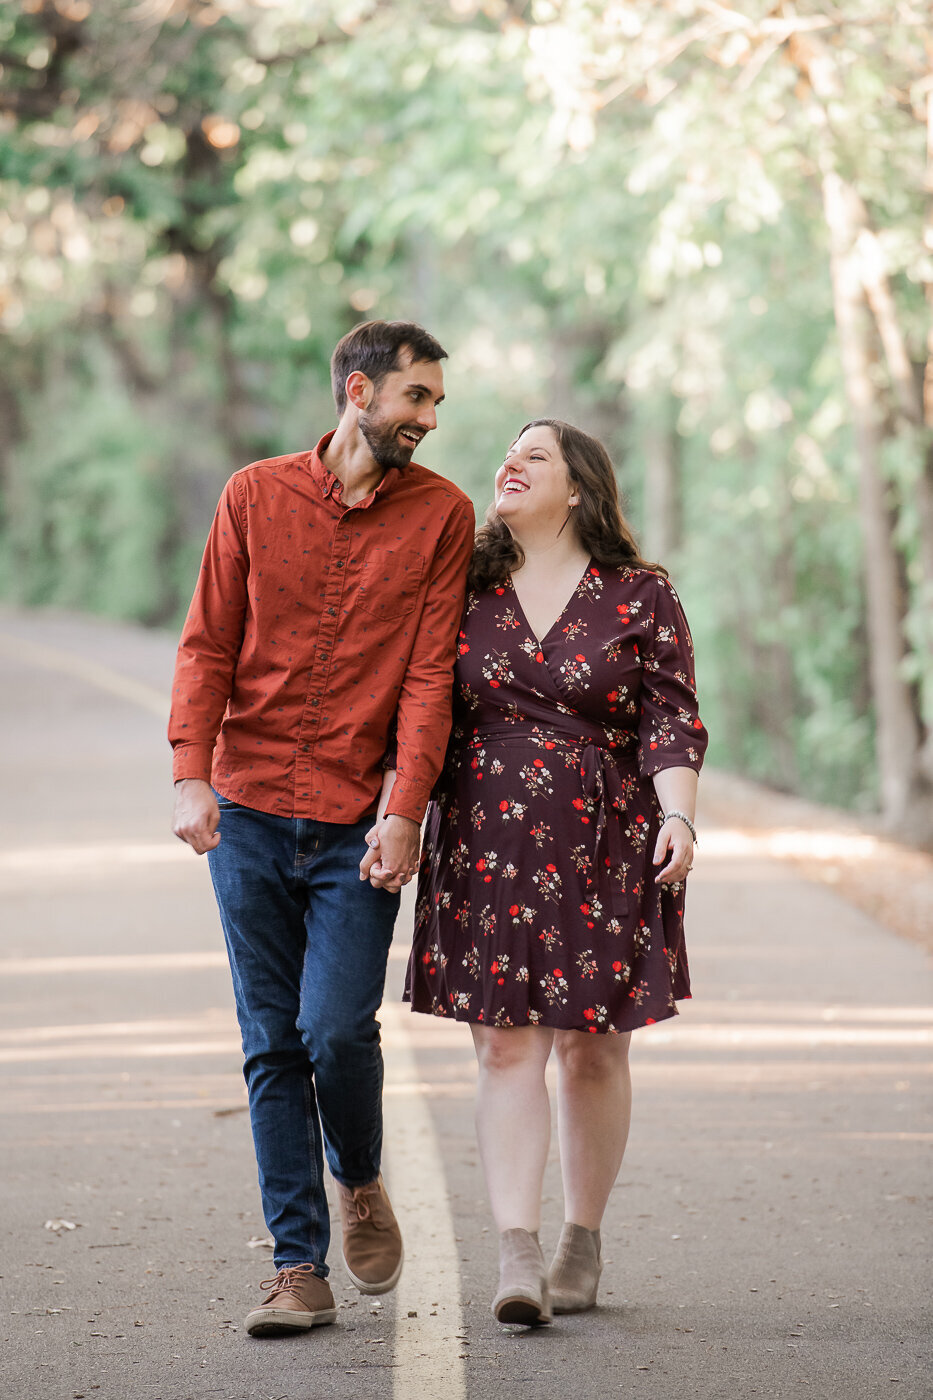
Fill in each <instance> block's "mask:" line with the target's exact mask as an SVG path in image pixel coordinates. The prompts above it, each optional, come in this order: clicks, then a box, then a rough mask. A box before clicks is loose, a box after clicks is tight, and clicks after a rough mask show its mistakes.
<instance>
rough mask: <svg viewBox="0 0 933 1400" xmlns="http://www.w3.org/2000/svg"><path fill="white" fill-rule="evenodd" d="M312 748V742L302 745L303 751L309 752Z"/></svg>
mask: <svg viewBox="0 0 933 1400" xmlns="http://www.w3.org/2000/svg"><path fill="white" fill-rule="evenodd" d="M310 748H311V745H310V744H302V746H301V752H302V753H307V752H308V751H309V749H310Z"/></svg>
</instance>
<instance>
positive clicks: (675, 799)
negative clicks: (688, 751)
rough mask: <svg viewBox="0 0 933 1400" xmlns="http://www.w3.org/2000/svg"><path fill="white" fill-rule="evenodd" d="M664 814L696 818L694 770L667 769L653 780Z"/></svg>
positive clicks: (695, 780)
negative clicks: (676, 813)
mask: <svg viewBox="0 0 933 1400" xmlns="http://www.w3.org/2000/svg"><path fill="white" fill-rule="evenodd" d="M651 781H652V782H653V783H654V790H655V792H656V793H657V794H658V801H659V802H660V804H661V811H662V812H683V813H684V814H685V816H688V817H689V818H690V820H691V821H694V820H695V818H696V805H697V775H696V772H695V771H694V770H693V769H692V768H665V769H663V771H662V772H660V773H655V775H654V777H653V778H652V780H651Z"/></svg>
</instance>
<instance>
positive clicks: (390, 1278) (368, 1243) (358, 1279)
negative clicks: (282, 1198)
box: [336, 1176, 404, 1293]
mask: <svg viewBox="0 0 933 1400" xmlns="http://www.w3.org/2000/svg"><path fill="white" fill-rule="evenodd" d="M336 1186H337V1199H338V1201H339V1204H340V1220H341V1224H342V1226H343V1262H344V1264H346V1266H347V1273H348V1274H349V1275H350V1277H351V1279H352V1280H353V1282H354V1283H355V1284H356V1286H357V1288H358V1289H359V1290H360V1292H361V1293H388V1291H389V1289H390V1288H394V1287H395V1285H396V1284H397V1283H398V1281H399V1276H400V1274H401V1272H402V1260H403V1257H404V1251H403V1249H402V1232H401V1230H400V1229H399V1228H398V1221H397V1220H396V1218H395V1214H394V1212H393V1210H392V1205H391V1203H390V1201H389V1197H388V1196H387V1194H386V1189H385V1187H384V1186H383V1184H382V1177H381V1176H378V1177H377V1178H376V1180H375V1181H371V1182H370V1183H369V1185H368V1186H357V1187H355V1188H354V1189H353V1190H351V1189H350V1187H349V1186H341V1184H340V1182H339V1181H338V1182H337V1183H336Z"/></svg>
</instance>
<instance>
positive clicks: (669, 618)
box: [638, 576, 709, 778]
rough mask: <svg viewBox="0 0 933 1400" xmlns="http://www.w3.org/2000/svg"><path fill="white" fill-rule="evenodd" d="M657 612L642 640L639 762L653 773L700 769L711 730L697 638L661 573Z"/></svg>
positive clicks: (647, 774) (645, 771)
mask: <svg viewBox="0 0 933 1400" xmlns="http://www.w3.org/2000/svg"><path fill="white" fill-rule="evenodd" d="M657 585H658V588H657V596H656V600H655V605H654V617H653V622H652V626H651V628H650V630H649V631H648V632H647V634H646V636H645V638H644V640H643V641H642V643H641V662H642V694H641V704H642V710H641V719H640V721H639V726H638V766H639V770H640V772H641V774H642V776H643V777H645V778H651V777H653V776H654V775H655V774H656V773H661V772H663V770H664V769H665V768H693V769H694V770H696V771H697V772H699V770H700V768H701V766H702V764H703V755H704V753H705V752H706V745H707V742H708V739H709V736H708V734H707V732H706V728H705V726H704V725H703V722H702V720H701V719H700V713H699V706H698V704H697V693H696V681H695V679H694V661H693V639H692V637H691V636H690V629H689V627H688V626H687V619H686V617H685V616H684V611H683V608H682V607H681V605H680V600H679V598H678V597H677V594H676V593H675V592H674V589H673V588H672V587H671V585H670V584H669V583H668V582H667V580H666V579H663V578H661V577H660V576H658V578H657Z"/></svg>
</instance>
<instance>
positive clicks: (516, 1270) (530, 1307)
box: [492, 1230, 551, 1327]
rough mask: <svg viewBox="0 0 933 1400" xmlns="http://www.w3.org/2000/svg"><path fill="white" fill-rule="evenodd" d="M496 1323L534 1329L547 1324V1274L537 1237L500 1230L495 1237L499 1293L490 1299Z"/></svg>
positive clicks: (549, 1317) (548, 1319) (527, 1232)
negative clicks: (497, 1256)
mask: <svg viewBox="0 0 933 1400" xmlns="http://www.w3.org/2000/svg"><path fill="white" fill-rule="evenodd" d="M492 1313H493V1317H494V1318H495V1319H496V1321H497V1322H511V1323H513V1324H515V1325H517V1326H522V1327H536V1326H538V1325H540V1324H541V1323H545V1322H550V1320H551V1308H550V1303H549V1300H548V1288H547V1274H546V1272H545V1268H544V1256H543V1254H542V1253H541V1246H540V1244H539V1243H538V1236H537V1235H536V1234H535V1235H533V1234H531V1233H530V1231H528V1230H503V1231H502V1233H501V1235H500V1236H499V1292H498V1293H497V1294H496V1296H495V1298H493V1300H492Z"/></svg>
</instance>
